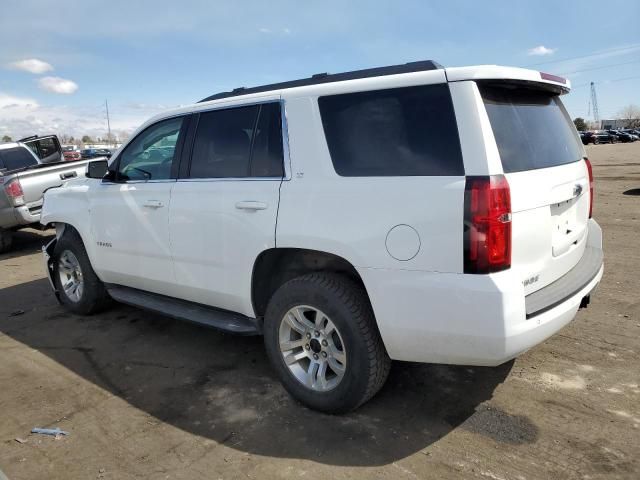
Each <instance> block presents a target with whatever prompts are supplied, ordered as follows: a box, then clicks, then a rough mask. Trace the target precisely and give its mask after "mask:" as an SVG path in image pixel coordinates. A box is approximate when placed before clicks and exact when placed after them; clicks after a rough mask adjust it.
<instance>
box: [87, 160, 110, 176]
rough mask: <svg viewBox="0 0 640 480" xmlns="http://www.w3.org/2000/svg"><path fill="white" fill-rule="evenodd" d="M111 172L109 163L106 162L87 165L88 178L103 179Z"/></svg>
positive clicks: (97, 161)
mask: <svg viewBox="0 0 640 480" xmlns="http://www.w3.org/2000/svg"><path fill="white" fill-rule="evenodd" d="M108 171H109V163H108V162H107V161H106V160H94V161H93V162H89V164H88V165H87V173H86V177H87V178H98V179H103V178H104V176H105V175H106V174H107V172H108Z"/></svg>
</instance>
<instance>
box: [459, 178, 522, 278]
mask: <svg viewBox="0 0 640 480" xmlns="http://www.w3.org/2000/svg"><path fill="white" fill-rule="evenodd" d="M510 266H511V195H510V192H509V184H508V183H507V179H506V178H505V177H504V176H503V175H492V176H490V177H467V183H466V186H465V192H464V273H491V272H499V271H500V270H505V269H507V268H509V267H510Z"/></svg>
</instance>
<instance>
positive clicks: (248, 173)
mask: <svg viewBox="0 0 640 480" xmlns="http://www.w3.org/2000/svg"><path fill="white" fill-rule="evenodd" d="M280 108H281V106H280V102H279V101H278V100H275V101H274V102H272V103H263V104H261V105H250V106H240V107H234V108H226V109H220V110H213V111H207V112H201V113H199V114H196V115H194V118H193V123H194V124H196V122H197V128H196V129H195V130H196V131H195V140H194V142H193V148H192V154H191V162H190V165H189V168H188V171H184V172H181V173H182V174H181V178H179V179H178V181H177V182H176V185H175V187H174V190H173V193H172V200H171V215H170V218H169V228H170V233H171V248H172V253H173V259H174V268H175V275H176V288H175V292H176V295H175V296H177V297H180V298H183V299H186V300H190V301H193V302H198V303H203V304H207V305H212V306H215V307H219V308H223V309H227V310H231V311H234V312H239V313H242V314H244V315H248V316H251V315H253V308H252V305H251V276H252V272H253V265H254V262H255V260H256V258H257V257H258V255H259V254H260V253H261V252H262V251H264V250H266V249H268V248H273V247H275V227H276V216H277V213H278V202H279V197H280V196H279V191H280V184H281V182H282V179H283V172H284V166H283V165H284V164H283V159H284V154H283V135H282V121H281V118H282V117H281V112H280ZM185 152H186V148H185ZM185 160H186V155H185Z"/></svg>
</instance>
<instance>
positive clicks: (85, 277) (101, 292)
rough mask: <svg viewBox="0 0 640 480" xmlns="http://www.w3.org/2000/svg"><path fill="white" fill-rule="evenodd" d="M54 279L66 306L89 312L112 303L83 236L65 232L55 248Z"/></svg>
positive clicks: (77, 310) (77, 311)
mask: <svg viewBox="0 0 640 480" xmlns="http://www.w3.org/2000/svg"><path fill="white" fill-rule="evenodd" d="M52 260H53V281H54V284H55V286H56V290H57V291H58V294H59V295H60V301H61V302H62V304H63V305H65V307H67V309H69V310H71V311H72V312H74V313H79V314H81V315H90V314H92V313H95V312H98V311H100V310H102V309H103V308H105V307H106V306H107V305H108V304H109V294H108V293H107V291H106V289H105V288H104V285H103V283H102V282H101V281H100V279H99V278H98V276H97V275H96V273H95V272H94V271H93V268H92V267H91V262H90V261H89V257H88V256H87V251H86V250H85V248H84V244H83V243H82V239H81V238H80V236H79V235H78V234H77V233H76V232H69V233H65V234H64V235H63V236H62V238H60V240H58V243H57V244H56V246H55V249H54V251H53V258H52Z"/></svg>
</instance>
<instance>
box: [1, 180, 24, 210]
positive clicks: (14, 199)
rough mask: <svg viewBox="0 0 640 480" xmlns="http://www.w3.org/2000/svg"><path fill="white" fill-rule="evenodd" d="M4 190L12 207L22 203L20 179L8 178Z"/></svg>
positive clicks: (22, 193) (22, 195)
mask: <svg viewBox="0 0 640 480" xmlns="http://www.w3.org/2000/svg"><path fill="white" fill-rule="evenodd" d="M4 191H5V192H6V193H7V197H9V200H11V203H12V204H13V206H14V207H17V206H20V205H24V192H23V191H22V185H20V180H18V179H17V178H14V179H13V180H9V182H8V183H6V184H5V186H4Z"/></svg>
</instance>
